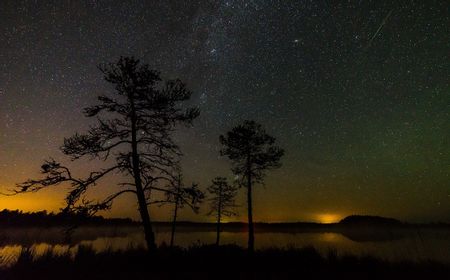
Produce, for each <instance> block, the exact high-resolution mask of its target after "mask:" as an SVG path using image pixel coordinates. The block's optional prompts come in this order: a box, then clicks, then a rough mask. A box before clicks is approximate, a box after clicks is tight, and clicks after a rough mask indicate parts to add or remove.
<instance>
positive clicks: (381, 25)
mask: <svg viewBox="0 0 450 280" xmlns="http://www.w3.org/2000/svg"><path fill="white" fill-rule="evenodd" d="M393 11H394V9H391V10H390V11H389V13H388V14H387V15H386V16H385V17H384V19H383V21H382V22H381V24H380V26H379V27H378V29H377V31H376V32H375V34H373V36H372V37H371V38H370V40H369V43H368V44H367V46H366V47H365V49H368V48H369V47H370V46H371V45H372V41H373V39H375V37H376V36H377V35H378V33H380V31H381V29H383V26H384V25H385V24H386V22H387V20H388V19H389V17H390V16H391V14H392V12H393Z"/></svg>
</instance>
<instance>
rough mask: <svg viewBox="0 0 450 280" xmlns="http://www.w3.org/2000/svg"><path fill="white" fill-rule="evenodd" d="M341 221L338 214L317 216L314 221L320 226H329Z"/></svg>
mask: <svg viewBox="0 0 450 280" xmlns="http://www.w3.org/2000/svg"><path fill="white" fill-rule="evenodd" d="M341 219H342V216H341V215H339V214H329V213H327V214H318V215H317V216H316V220H317V221H319V222H320V223H322V224H331V223H337V222H339V221H340V220H341Z"/></svg>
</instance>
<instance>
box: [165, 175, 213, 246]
mask: <svg viewBox="0 0 450 280" xmlns="http://www.w3.org/2000/svg"><path fill="white" fill-rule="evenodd" d="M204 197H205V196H204V194H203V192H202V191H201V190H199V189H198V185H197V184H194V183H193V184H192V185H191V186H184V185H183V180H182V176H181V175H178V177H177V178H176V179H175V180H174V181H173V183H172V184H171V185H170V187H169V188H168V191H167V192H166V198H165V201H161V204H165V203H171V204H173V205H174V209H173V218H172V231H171V235H170V247H171V248H172V247H173V244H174V239H175V228H176V224H177V218H178V210H179V209H181V208H183V207H184V206H185V205H187V206H189V207H190V208H191V209H192V210H193V211H194V213H198V211H199V204H200V203H202V201H203V199H204Z"/></svg>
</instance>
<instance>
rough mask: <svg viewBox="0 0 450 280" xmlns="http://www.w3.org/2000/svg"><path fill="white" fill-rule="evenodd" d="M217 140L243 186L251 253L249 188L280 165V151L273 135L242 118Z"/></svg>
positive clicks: (250, 196)
mask: <svg viewBox="0 0 450 280" xmlns="http://www.w3.org/2000/svg"><path fill="white" fill-rule="evenodd" d="M220 142H221V143H222V145H223V148H222V150H221V155H225V156H228V158H229V159H230V160H231V163H232V171H233V173H234V174H235V175H237V176H238V177H239V178H240V185H243V186H245V187H246V188H247V209H248V250H249V251H250V252H253V251H254V244H255V236H254V229H253V212H252V187H253V185H254V184H257V183H263V182H264V176H265V172H266V171H267V170H269V169H274V168H279V167H280V166H281V163H280V159H281V157H282V156H283V154H284V151H283V149H281V148H279V147H277V146H276V145H275V138H274V137H272V136H270V135H268V134H267V133H266V131H265V130H264V129H263V128H262V126H261V125H260V124H258V123H256V122H254V121H244V123H243V124H240V125H238V126H236V127H234V128H233V129H232V130H231V131H229V132H227V134H226V135H225V136H224V135H221V136H220Z"/></svg>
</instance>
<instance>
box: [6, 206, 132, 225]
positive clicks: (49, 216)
mask: <svg viewBox="0 0 450 280" xmlns="http://www.w3.org/2000/svg"><path fill="white" fill-rule="evenodd" d="M134 224H139V223H137V222H135V221H133V220H131V219H129V218H111V219H106V218H104V217H102V216H86V215H81V214H75V213H64V212H59V213H53V212H50V213H49V212H47V211H45V210H44V211H38V212H23V211H21V210H8V209H4V210H2V211H0V226H2V227H14V226H27V227H28V226H39V227H46V226H73V225H115V226H119V225H134Z"/></svg>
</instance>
